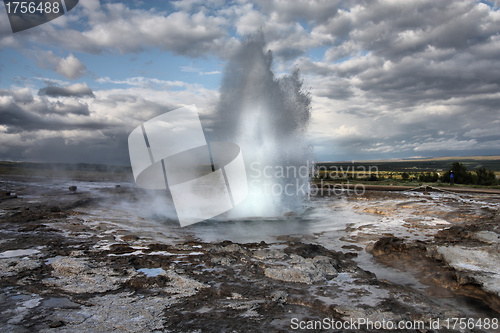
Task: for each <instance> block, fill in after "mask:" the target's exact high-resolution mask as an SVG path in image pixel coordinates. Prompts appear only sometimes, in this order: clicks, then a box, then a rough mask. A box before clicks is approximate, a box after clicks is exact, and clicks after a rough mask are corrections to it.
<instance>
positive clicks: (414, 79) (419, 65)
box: [0, 0, 500, 164]
mask: <svg viewBox="0 0 500 333" xmlns="http://www.w3.org/2000/svg"><path fill="white" fill-rule="evenodd" d="M499 7H500V1H498V0H497V1H494V2H493V1H492V2H488V1H435V0H416V1H396V0H384V1H340V0H339V1H335V0H290V1H285V0H256V1H246V0H234V1H219V0H211V1H205V0H186V1H171V2H168V1H150V0H148V1H139V0H135V1H104V0H101V1H99V0H82V1H80V3H79V4H78V5H77V6H76V7H75V8H74V9H73V10H72V11H70V12H69V13H68V14H66V15H64V16H61V17H59V18H57V19H55V20H53V21H51V22H49V23H47V24H43V25H40V26H38V27H35V28H32V29H29V30H25V31H22V32H18V33H15V34H14V33H12V30H11V28H10V25H9V21H8V20H7V13H6V9H5V7H4V6H3V5H0V160H17V161H19V160H21V161H46V162H87V163H112V164H128V163H129V160H128V149H127V137H128V134H129V133H130V131H131V130H132V129H134V128H135V127H137V126H138V125H140V123H141V122H143V121H145V120H148V119H150V118H152V117H154V116H156V115H159V114H161V113H163V112H165V111H167V110H171V109H173V108H175V107H178V106H181V105H189V104H196V105H197V107H198V110H199V112H200V114H201V116H202V117H203V115H209V114H210V113H211V112H212V110H213V109H214V107H215V105H216V103H217V101H218V97H219V91H218V90H219V85H220V82H221V79H222V75H223V71H224V66H225V63H226V62H227V60H228V59H229V58H230V57H231V54H232V53H233V52H235V50H236V49H237V48H238V46H239V45H240V44H241V43H242V41H243V40H244V39H245V36H248V35H249V34H252V33H255V32H257V31H262V32H263V33H264V36H265V40H266V42H267V46H266V48H267V49H269V50H272V52H273V55H274V65H273V69H274V71H275V73H276V75H277V76H280V75H284V74H286V73H288V72H289V71H290V70H291V69H292V68H295V67H298V68H299V69H300V71H301V75H302V78H303V79H304V87H305V88H306V89H307V90H308V91H310V93H311V97H312V118H311V123H310V125H309V131H308V136H307V138H306V139H307V140H309V141H310V142H311V144H312V145H313V146H314V154H315V160H316V161H346V160H347V161H350V160H367V159H385V158H405V157H414V156H456V155H495V154H496V155H498V154H500V132H499V128H500V112H499V111H500V110H499V109H500V11H499Z"/></svg>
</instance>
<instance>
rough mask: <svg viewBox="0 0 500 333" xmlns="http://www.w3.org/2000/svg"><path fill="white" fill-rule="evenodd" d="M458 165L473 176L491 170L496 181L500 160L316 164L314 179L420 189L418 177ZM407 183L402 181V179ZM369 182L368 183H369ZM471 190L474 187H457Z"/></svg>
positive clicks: (461, 158)
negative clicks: (461, 165)
mask: <svg viewBox="0 0 500 333" xmlns="http://www.w3.org/2000/svg"><path fill="white" fill-rule="evenodd" d="M454 162H460V163H462V164H463V165H464V166H466V167H467V170H468V171H471V172H472V173H474V171H475V170H477V169H479V168H485V169H486V170H492V171H493V172H494V173H495V175H496V176H497V178H500V156H455V157H439V158H421V159H401V160H385V161H383V160H380V161H357V162H356V161H354V162H319V163H316V167H317V168H318V173H316V175H315V176H316V177H314V178H316V179H321V178H323V179H325V178H326V179H329V180H333V181H341V182H342V181H346V180H347V181H350V182H353V183H356V182H360V183H367V182H369V183H370V184H380V185H391V184H393V185H395V184H398V185H403V184H405V185H409V186H413V185H419V184H420V185H421V184H422V183H425V182H423V181H421V180H419V176H420V175H422V174H428V173H434V172H435V173H437V174H438V175H439V176H441V175H442V174H444V173H445V172H447V171H448V170H450V167H451V165H452V163H454ZM403 174H407V175H408V179H406V180H403V178H402V175H403ZM369 178H371V179H369ZM435 185H447V182H446V183H445V182H443V183H441V182H439V181H438V182H436V183H435ZM459 186H474V185H459Z"/></svg>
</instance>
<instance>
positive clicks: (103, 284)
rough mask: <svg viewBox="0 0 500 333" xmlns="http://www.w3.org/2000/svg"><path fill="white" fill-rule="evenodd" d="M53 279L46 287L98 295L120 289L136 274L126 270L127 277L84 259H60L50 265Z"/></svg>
mask: <svg viewBox="0 0 500 333" xmlns="http://www.w3.org/2000/svg"><path fill="white" fill-rule="evenodd" d="M50 265H51V266H52V268H53V272H52V275H53V276H54V277H53V278H49V279H45V280H44V283H45V284H46V285H52V286H57V287H59V288H61V289H63V290H65V291H68V292H72V293H98V292H106V291H109V290H116V289H118V288H120V285H121V284H122V283H125V282H126V281H128V279H130V277H132V276H134V275H136V274H137V273H136V272H135V270H133V269H128V276H123V274H119V273H115V272H114V271H113V270H111V269H110V268H108V267H106V266H104V264H98V263H91V262H89V261H88V260H87V259H85V258H73V257H61V258H58V259H56V260H54V262H52V263H51V264H50Z"/></svg>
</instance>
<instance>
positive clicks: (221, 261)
mask: <svg viewBox="0 0 500 333" xmlns="http://www.w3.org/2000/svg"><path fill="white" fill-rule="evenodd" d="M210 261H211V262H212V263H213V264H216V265H223V266H229V265H231V264H232V263H233V262H234V260H233V259H231V258H228V257H212V258H211V259H210Z"/></svg>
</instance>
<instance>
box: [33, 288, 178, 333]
mask: <svg viewBox="0 0 500 333" xmlns="http://www.w3.org/2000/svg"><path fill="white" fill-rule="evenodd" d="M176 302H178V298H176V297H171V298H165V297H155V296H153V297H151V296H149V297H145V296H140V295H133V294H132V293H127V292H122V293H118V294H114V295H113V294H111V295H103V296H97V297H93V298H90V299H89V300H88V301H87V304H88V306H82V308H81V309H80V310H67V309H57V310H56V311H55V313H54V315H53V316H54V317H56V318H57V319H54V321H53V322H54V323H57V322H62V323H64V326H60V327H58V329H57V332H111V331H117V332H153V331H163V330H164V316H163V311H164V310H165V308H166V307H168V306H170V305H172V304H174V303H176ZM53 331H54V330H53V329H52V328H50V329H46V330H41V332H53Z"/></svg>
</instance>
